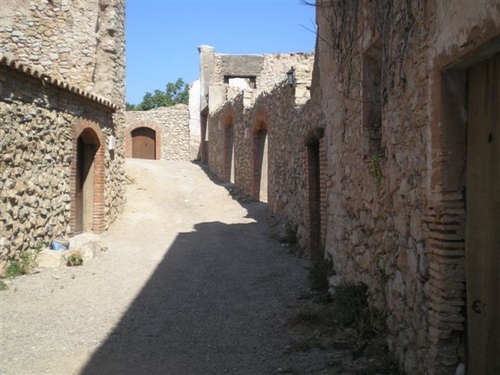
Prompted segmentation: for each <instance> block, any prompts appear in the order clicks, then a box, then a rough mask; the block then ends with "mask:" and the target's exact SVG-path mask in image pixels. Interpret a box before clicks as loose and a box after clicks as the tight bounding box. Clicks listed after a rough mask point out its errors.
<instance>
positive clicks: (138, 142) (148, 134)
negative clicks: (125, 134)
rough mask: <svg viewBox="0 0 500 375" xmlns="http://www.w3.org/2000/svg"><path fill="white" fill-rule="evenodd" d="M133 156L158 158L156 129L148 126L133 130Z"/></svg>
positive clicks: (137, 157)
mask: <svg viewBox="0 0 500 375" xmlns="http://www.w3.org/2000/svg"><path fill="white" fill-rule="evenodd" d="M131 137H132V157H133V158H136V159H152V160H155V159H156V131H155V130H154V129H151V128H147V127H140V128H137V129H134V130H132V132H131Z"/></svg>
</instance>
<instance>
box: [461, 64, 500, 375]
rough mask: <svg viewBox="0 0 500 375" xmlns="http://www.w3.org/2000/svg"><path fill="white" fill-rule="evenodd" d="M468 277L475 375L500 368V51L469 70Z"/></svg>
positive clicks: (471, 356) (472, 371)
mask: <svg viewBox="0 0 500 375" xmlns="http://www.w3.org/2000/svg"><path fill="white" fill-rule="evenodd" d="M468 91H469V92H468V107H469V115H468V116H469V118H468V125H467V174H466V179H467V182H466V183H467V189H466V191H467V194H466V208H467V216H466V235H465V236H466V243H465V246H466V253H465V254H466V256H465V259H466V277H467V279H466V280H467V326H468V330H467V341H468V369H467V372H468V374H470V375H484V374H488V375H493V374H500V54H497V55H496V56H494V57H492V58H490V59H488V60H486V61H484V62H482V63H480V64H478V65H476V66H474V67H472V68H471V69H470V70H469V72H468Z"/></svg>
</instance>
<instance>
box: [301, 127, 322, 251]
mask: <svg viewBox="0 0 500 375" xmlns="http://www.w3.org/2000/svg"><path fill="white" fill-rule="evenodd" d="M324 135H325V130H324V129H323V128H322V127H315V128H312V129H311V130H309V131H308V132H307V134H306V137H305V140H304V144H305V146H306V150H305V151H306V155H305V163H306V165H305V170H306V171H307V197H308V203H307V206H306V210H307V211H306V218H307V219H306V226H307V233H308V245H307V247H308V252H309V256H310V257H311V259H316V258H321V257H323V256H324V250H323V247H324V243H325V236H326V175H325V172H326V164H327V155H326V145H325V138H324Z"/></svg>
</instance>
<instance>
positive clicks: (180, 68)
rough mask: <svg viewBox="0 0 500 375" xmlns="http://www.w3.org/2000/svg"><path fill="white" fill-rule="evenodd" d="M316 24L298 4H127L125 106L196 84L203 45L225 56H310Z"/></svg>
mask: <svg viewBox="0 0 500 375" xmlns="http://www.w3.org/2000/svg"><path fill="white" fill-rule="evenodd" d="M314 20H315V15H314V7H313V6H308V5H304V4H303V2H302V1H301V0H126V40H127V42H126V43H127V47H126V48H127V51H126V56H127V80H126V83H127V102H129V103H131V104H138V103H140V102H141V101H142V97H143V96H144V94H145V93H146V92H148V91H149V92H153V91H154V90H155V89H160V90H165V86H166V84H167V83H168V82H175V81H176V80H177V78H182V79H184V81H185V82H186V83H191V82H192V81H194V80H196V79H197V78H198V76H199V56H198V49H197V48H198V46H200V45H202V44H208V45H211V46H213V47H214V48H215V51H216V52H218V53H229V54H258V53H280V52H281V53H282V52H312V51H314V43H315V34H314V30H315V24H314Z"/></svg>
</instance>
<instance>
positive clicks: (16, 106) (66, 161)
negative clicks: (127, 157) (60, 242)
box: [0, 58, 125, 274]
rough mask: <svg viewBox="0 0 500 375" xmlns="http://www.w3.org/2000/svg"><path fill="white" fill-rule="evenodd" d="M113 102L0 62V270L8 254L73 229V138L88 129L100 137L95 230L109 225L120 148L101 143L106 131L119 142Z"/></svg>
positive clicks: (115, 209)
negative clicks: (113, 148) (110, 148)
mask: <svg viewBox="0 0 500 375" xmlns="http://www.w3.org/2000/svg"><path fill="white" fill-rule="evenodd" d="M117 109H118V107H117V106H116V105H114V104H112V103H111V102H109V101H105V100H102V99H99V98H97V97H95V96H93V95H91V94H89V93H86V92H83V91H81V90H79V89H76V88H75V87H71V86H67V85H64V84H61V83H60V82H58V81H56V80H55V79H51V78H50V77H48V76H44V75H40V74H36V73H34V74H32V73H31V70H30V69H29V68H28V67H26V66H23V65H21V64H19V63H14V62H11V61H8V60H7V59H5V58H3V59H2V60H1V61H0V155H1V157H0V206H1V215H0V274H1V273H3V271H4V270H5V267H6V261H7V259H13V258H16V257H18V256H19V254H20V252H22V251H24V250H27V249H30V248H33V247H34V246H35V245H36V244H37V243H39V242H40V243H42V244H44V245H46V246H47V245H49V243H50V241H51V239H53V238H55V237H66V236H71V235H73V234H74V233H75V223H76V218H75V212H74V204H75V188H76V187H75V183H76V182H75V173H76V164H77V163H78V160H77V151H76V141H77V139H78V137H79V136H80V135H81V134H83V132H84V131H86V130H87V131H88V129H90V128H92V132H93V134H95V135H96V137H97V138H98V142H99V143H97V144H98V152H97V154H96V155H97V156H96V159H95V163H96V165H97V166H96V177H95V180H96V182H95V184H96V186H99V189H96V190H98V191H96V192H95V198H94V203H93V206H94V208H93V211H94V216H95V218H94V222H93V229H94V231H96V232H101V231H103V230H105V229H106V228H108V227H109V225H110V223H111V222H112V221H113V220H114V219H115V218H116V217H117V215H118V214H119V213H120V212H121V211H122V209H123V205H124V203H125V201H124V199H125V197H124V193H125V191H124V177H123V176H124V172H123V160H124V158H123V147H121V148H117V149H116V150H109V149H108V142H109V139H110V138H111V137H115V136H116V138H117V144H122V145H123V139H122V137H123V136H122V134H120V132H117V131H116V130H117V129H116V127H115V124H114V121H113V113H114V112H115V111H116V110H117ZM96 141H97V140H96ZM99 165H100V166H101V167H99Z"/></svg>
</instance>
